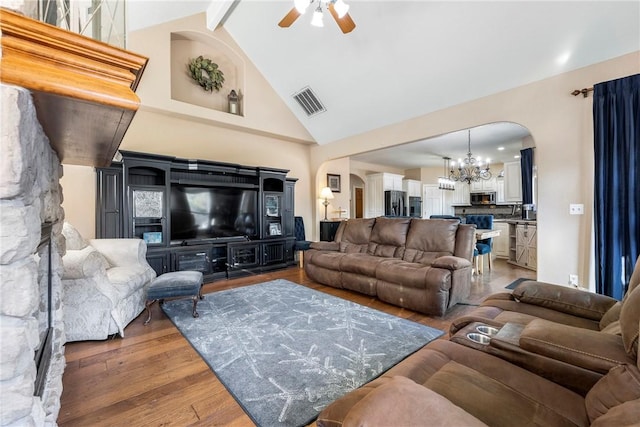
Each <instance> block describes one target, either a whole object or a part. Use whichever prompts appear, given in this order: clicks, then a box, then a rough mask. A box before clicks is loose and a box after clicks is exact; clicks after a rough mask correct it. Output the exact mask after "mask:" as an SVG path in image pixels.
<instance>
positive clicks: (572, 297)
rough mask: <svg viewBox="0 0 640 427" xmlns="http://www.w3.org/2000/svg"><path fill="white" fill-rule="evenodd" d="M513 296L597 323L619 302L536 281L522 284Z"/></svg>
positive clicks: (591, 293)
mask: <svg viewBox="0 0 640 427" xmlns="http://www.w3.org/2000/svg"><path fill="white" fill-rule="evenodd" d="M512 295H513V297H514V298H515V299H517V300H518V301H520V302H524V303H527V304H532V305H538V306H541V307H546V308H549V309H552V310H556V311H560V312H563V313H567V314H571V315H574V316H580V317H583V318H585V319H591V320H596V321H599V320H600V319H601V318H602V316H603V315H604V314H605V313H606V312H607V310H609V309H610V308H611V307H613V305H614V304H615V303H616V302H617V300H616V299H614V298H611V297H608V296H606V295H600V294H596V293H593V292H586V291H582V290H579V289H574V288H569V287H566V286H560V285H553V284H550V283H544V282H535V281H526V282H523V283H521V284H520V285H518V286H517V287H516V288H515V289H514V290H513V294H512Z"/></svg>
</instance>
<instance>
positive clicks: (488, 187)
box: [469, 176, 496, 193]
mask: <svg viewBox="0 0 640 427" xmlns="http://www.w3.org/2000/svg"><path fill="white" fill-rule="evenodd" d="M469 190H470V191H471V192H472V193H473V192H480V191H482V192H484V191H496V177H494V176H492V177H491V178H489V179H486V180H485V179H481V180H480V181H474V182H472V183H471V184H470V185H469Z"/></svg>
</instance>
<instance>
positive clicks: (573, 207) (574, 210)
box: [569, 203, 584, 215]
mask: <svg viewBox="0 0 640 427" xmlns="http://www.w3.org/2000/svg"><path fill="white" fill-rule="evenodd" d="M583 214H584V205H583V204H582V203H580V204H577V203H571V204H570V205H569V215H583Z"/></svg>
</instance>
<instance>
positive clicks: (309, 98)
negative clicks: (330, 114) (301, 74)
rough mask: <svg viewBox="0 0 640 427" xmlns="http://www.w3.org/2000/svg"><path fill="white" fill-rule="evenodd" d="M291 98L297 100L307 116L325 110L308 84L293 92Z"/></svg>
mask: <svg viewBox="0 0 640 427" xmlns="http://www.w3.org/2000/svg"><path fill="white" fill-rule="evenodd" d="M293 99H295V100H296V101H298V104H300V106H301V107H302V109H303V110H304V112H305V113H307V116H309V117H311V116H315V115H316V114H320V113H322V112H325V111H326V109H325V108H324V105H322V102H320V100H319V99H318V97H317V96H316V94H315V93H313V91H312V90H311V88H310V87H309V86H307V87H305V88H303V89H302V90H301V91H299V92H298V93H295V94H293Z"/></svg>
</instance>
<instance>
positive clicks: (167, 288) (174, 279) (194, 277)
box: [144, 271, 204, 325]
mask: <svg viewBox="0 0 640 427" xmlns="http://www.w3.org/2000/svg"><path fill="white" fill-rule="evenodd" d="M184 297H191V298H193V313H192V314H193V317H198V316H199V314H198V312H197V310H196V306H197V305H198V300H201V299H204V296H202V273H201V272H199V271H174V272H172V273H164V274H162V275H160V276H158V277H156V278H155V279H154V280H153V282H151V285H149V288H148V289H147V303H146V309H147V314H148V316H147V320H145V322H144V324H145V325H146V324H147V323H149V322H150V321H151V305H152V304H153V303H154V302H156V301H158V300H159V301H160V304H162V303H163V302H164V300H165V299H167V298H184Z"/></svg>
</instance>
